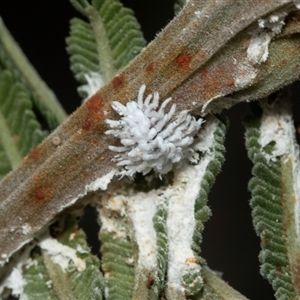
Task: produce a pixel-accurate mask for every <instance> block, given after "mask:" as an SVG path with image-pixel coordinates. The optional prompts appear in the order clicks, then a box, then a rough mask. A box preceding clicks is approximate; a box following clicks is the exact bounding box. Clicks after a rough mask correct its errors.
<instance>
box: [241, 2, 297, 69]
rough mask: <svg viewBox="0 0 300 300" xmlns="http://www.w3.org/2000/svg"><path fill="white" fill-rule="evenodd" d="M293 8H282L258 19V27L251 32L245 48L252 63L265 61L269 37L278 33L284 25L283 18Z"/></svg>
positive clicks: (267, 53)
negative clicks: (248, 42)
mask: <svg viewBox="0 0 300 300" xmlns="http://www.w3.org/2000/svg"><path fill="white" fill-rule="evenodd" d="M292 10H293V8H291V7H288V8H284V9H282V10H280V11H278V12H274V13H272V14H271V15H270V16H268V17H266V18H263V19H259V20H258V28H257V29H256V30H255V32H253V35H252V38H251V40H250V44H249V46H248V49H247V57H248V59H249V60H250V62H252V63H254V64H261V63H263V62H265V61H266V60H267V58H268V55H269V44H270V42H271V39H272V38H273V37H274V36H275V35H276V34H279V33H280V32H281V30H282V27H283V26H284V25H285V23H284V19H285V17H286V16H287V15H288V13H289V12H290V11H292Z"/></svg>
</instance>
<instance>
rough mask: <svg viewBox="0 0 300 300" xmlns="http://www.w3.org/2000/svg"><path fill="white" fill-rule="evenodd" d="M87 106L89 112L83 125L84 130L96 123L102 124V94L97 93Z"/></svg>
mask: <svg viewBox="0 0 300 300" xmlns="http://www.w3.org/2000/svg"><path fill="white" fill-rule="evenodd" d="M86 107H87V109H88V110H89V112H88V114H87V115H86V117H85V119H84V120H83V123H82V126H81V128H82V129H84V130H88V129H90V128H91V127H93V126H94V125H97V124H100V121H101V119H103V99H102V98H101V96H100V95H98V94H95V95H94V96H92V97H91V98H90V99H89V100H88V101H87V102H86Z"/></svg>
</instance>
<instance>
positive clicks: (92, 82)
mask: <svg viewBox="0 0 300 300" xmlns="http://www.w3.org/2000/svg"><path fill="white" fill-rule="evenodd" d="M84 78H85V80H86V82H87V83H86V84H85V85H82V86H80V87H79V88H78V90H79V91H80V92H85V93H86V94H87V97H86V98H85V99H84V101H86V100H87V99H89V98H90V97H91V96H93V95H94V94H95V93H96V92H97V91H98V90H99V89H100V88H101V87H102V86H103V85H104V80H103V77H102V75H101V74H100V73H98V72H90V73H88V74H85V75H84Z"/></svg>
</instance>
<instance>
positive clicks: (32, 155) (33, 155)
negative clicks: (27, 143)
mask: <svg viewBox="0 0 300 300" xmlns="http://www.w3.org/2000/svg"><path fill="white" fill-rule="evenodd" d="M38 157H39V149H38V148H34V149H33V150H32V151H31V152H30V153H29V154H28V158H31V159H37V158H38Z"/></svg>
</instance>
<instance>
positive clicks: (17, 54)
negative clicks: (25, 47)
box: [0, 18, 67, 123]
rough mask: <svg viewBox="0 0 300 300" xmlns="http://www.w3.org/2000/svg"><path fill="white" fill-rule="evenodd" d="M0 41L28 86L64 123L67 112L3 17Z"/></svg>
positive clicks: (0, 26) (48, 109) (0, 25)
mask: <svg viewBox="0 0 300 300" xmlns="http://www.w3.org/2000/svg"><path fill="white" fill-rule="evenodd" d="M0 43H1V46H2V47H4V50H5V52H6V54H7V56H8V57H9V60H11V62H12V63H13V64H14V66H15V67H16V68H17V69H18V72H19V73H20V74H21V76H22V77H23V79H24V80H25V82H26V84H27V86H28V87H29V88H30V89H31V91H32V92H33V93H34V94H35V95H36V96H37V99H38V101H39V102H40V103H41V104H42V105H43V106H44V107H45V108H46V110H47V111H51V112H52V113H53V114H54V115H55V116H56V119H57V121H58V123H62V122H63V121H64V120H65V119H66V118H67V114H66V112H65V111H64V109H63V108H62V106H61V104H60V103H59V102H58V100H57V99H56V97H55V96H54V94H53V92H52V91H51V90H50V89H49V88H48V86H47V85H46V84H45V82H44V81H43V80H42V79H41V77H40V76H39V74H38V73H37V71H36V70H35V69H34V68H33V67H32V65H31V64H30V63H29V61H28V59H27V58H26V57H25V55H24V53H23V52H22V50H21V48H20V47H19V45H18V44H17V43H16V42H15V40H14V39H13V37H12V36H11V34H10V33H9V31H8V30H7V28H6V27H5V25H4V23H3V21H2V19H1V18H0ZM41 113H43V112H41ZM46 118H47V117H46Z"/></svg>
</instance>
